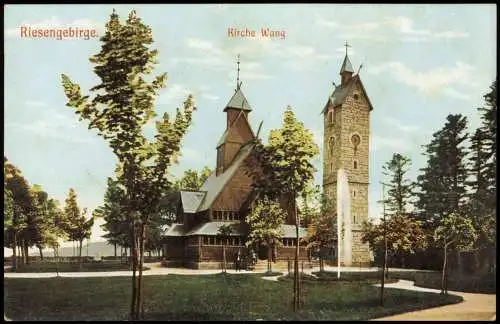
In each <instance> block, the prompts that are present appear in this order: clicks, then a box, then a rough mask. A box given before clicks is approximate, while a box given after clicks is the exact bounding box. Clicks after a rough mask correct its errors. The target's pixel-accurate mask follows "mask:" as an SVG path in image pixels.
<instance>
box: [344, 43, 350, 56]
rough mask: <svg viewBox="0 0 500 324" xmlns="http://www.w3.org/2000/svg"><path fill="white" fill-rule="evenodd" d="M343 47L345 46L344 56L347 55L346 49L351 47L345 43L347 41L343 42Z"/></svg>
mask: <svg viewBox="0 0 500 324" xmlns="http://www.w3.org/2000/svg"><path fill="white" fill-rule="evenodd" d="M344 46H345V55H347V48H348V47H352V46H351V45H349V43H347V41H345V44H344Z"/></svg>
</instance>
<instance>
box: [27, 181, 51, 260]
mask: <svg viewBox="0 0 500 324" xmlns="http://www.w3.org/2000/svg"><path fill="white" fill-rule="evenodd" d="M31 194H32V196H33V203H34V211H33V214H34V217H33V225H34V226H33V228H32V230H33V231H32V233H33V236H34V240H35V245H36V247H37V248H38V250H39V252H40V258H41V259H42V260H43V248H44V247H45V243H46V242H45V234H47V233H49V231H50V228H51V227H52V226H53V222H51V219H50V216H51V215H50V214H49V196H48V194H47V193H46V192H45V191H43V190H42V187H41V186H40V185H33V186H32V188H31Z"/></svg>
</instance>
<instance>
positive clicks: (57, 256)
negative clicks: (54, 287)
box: [54, 247, 59, 277]
mask: <svg viewBox="0 0 500 324" xmlns="http://www.w3.org/2000/svg"><path fill="white" fill-rule="evenodd" d="M54 257H55V258H56V275H57V277H59V253H58V252H57V247H54Z"/></svg>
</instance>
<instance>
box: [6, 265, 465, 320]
mask: <svg viewBox="0 0 500 324" xmlns="http://www.w3.org/2000/svg"><path fill="white" fill-rule="evenodd" d="M144 279H145V295H146V304H145V311H146V319H147V320H256V319H263V320H367V319H370V318H376V317H381V316H385V315H390V314H397V313H402V312H406V311H412V310H417V309H422V308H427V307H431V306H438V305H444V304H449V303H457V302H460V301H461V300H462V298H461V297H457V296H451V295H450V296H446V297H445V296H441V295H439V294H432V293H422V292H412V291H406V290H400V289H387V290H386V306H385V307H384V308H381V307H379V306H378V298H379V289H378V288H377V287H373V286H371V285H370V284H367V283H362V282H357V283H355V282H325V281H322V282H304V284H303V288H304V289H303V292H304V296H305V303H304V307H303V310H302V311H300V312H299V313H297V314H294V313H293V312H292V311H291V298H292V294H291V292H292V285H293V283H292V281H289V280H284V281H278V282H273V281H268V280H264V279H262V277H260V276H258V275H246V274H245V275H243V274H217V275H200V276H183V275H167V276H147V277H145V278H144ZM130 282H131V279H130V278H124V277H108V278H43V279H42V278H41V279H14V278H4V297H5V298H4V310H5V314H6V316H7V317H8V318H10V319H12V320H125V319H127V314H128V311H129V305H130V285H131V284H130Z"/></svg>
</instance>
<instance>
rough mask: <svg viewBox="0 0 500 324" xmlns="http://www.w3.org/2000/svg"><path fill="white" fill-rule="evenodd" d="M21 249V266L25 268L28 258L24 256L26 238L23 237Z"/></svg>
mask: <svg viewBox="0 0 500 324" xmlns="http://www.w3.org/2000/svg"><path fill="white" fill-rule="evenodd" d="M19 248H20V249H21V266H24V265H25V264H26V258H25V255H24V252H25V251H24V238H23V237H22V236H21V245H20V246H19Z"/></svg>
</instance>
